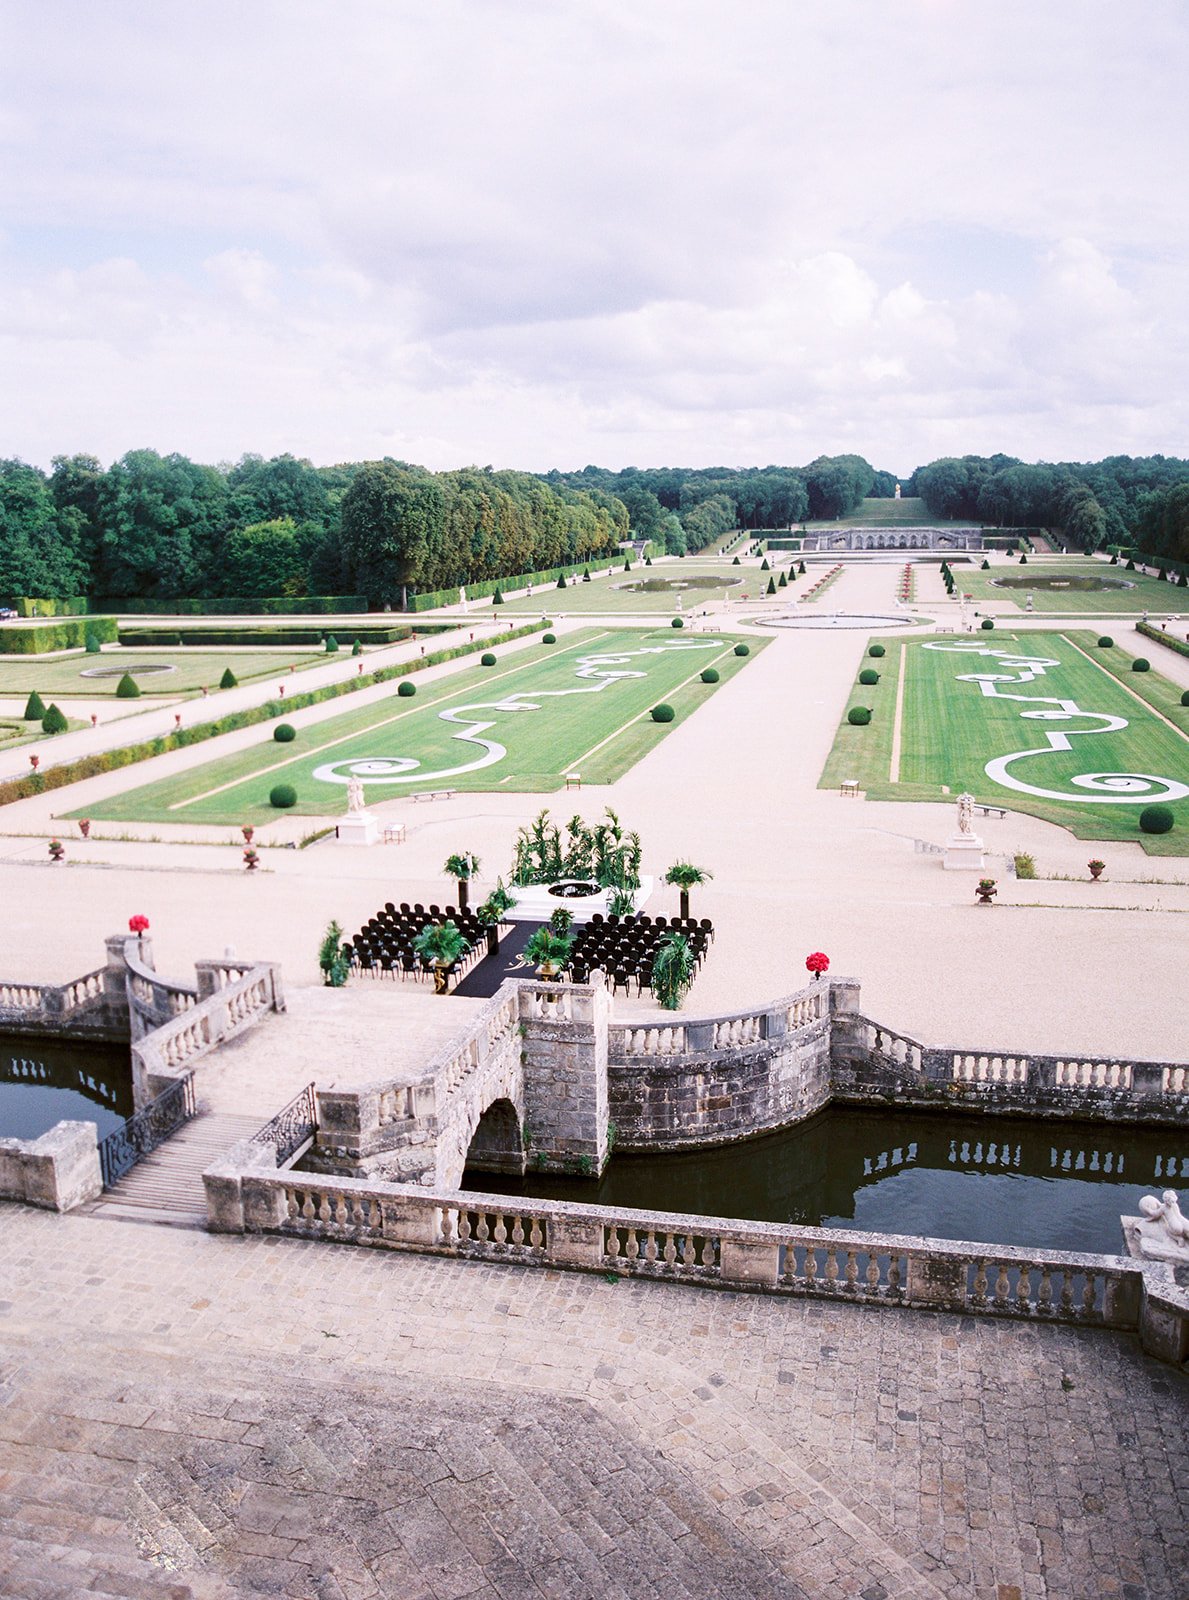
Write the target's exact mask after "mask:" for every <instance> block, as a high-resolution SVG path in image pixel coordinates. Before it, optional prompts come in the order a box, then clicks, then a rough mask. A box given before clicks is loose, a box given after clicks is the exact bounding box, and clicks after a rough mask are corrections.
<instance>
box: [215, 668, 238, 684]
mask: <svg viewBox="0 0 1189 1600" xmlns="http://www.w3.org/2000/svg"><path fill="white" fill-rule="evenodd" d="M238 683H239V679H238V678H237V677H236V675H235V673H234V672H232V670H231V668H230V667H226V668H224V671H223V676H222V677H221V678H220V679H219V688H220V689H234V688H235V686H236V685H237V684H238Z"/></svg>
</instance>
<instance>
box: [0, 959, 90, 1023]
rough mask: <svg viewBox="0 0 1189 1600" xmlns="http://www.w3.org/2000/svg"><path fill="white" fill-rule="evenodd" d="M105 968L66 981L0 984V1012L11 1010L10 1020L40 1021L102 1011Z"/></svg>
mask: <svg viewBox="0 0 1189 1600" xmlns="http://www.w3.org/2000/svg"><path fill="white" fill-rule="evenodd" d="M105 970H106V969H105V968H103V967H100V968H99V970H98V971H97V972H88V973H85V974H84V975H83V976H82V977H81V978H74V979H72V980H71V982H69V983H64V984H52V983H0V1011H6V1012H15V1013H17V1016H15V1017H13V1018H12V1019H11V1020H13V1021H18V1020H22V1018H21V1015H20V1014H21V1013H24V1020H28V1021H30V1022H44V1021H48V1020H50V1019H51V1018H54V1019H59V1018H65V1017H69V1016H71V1015H77V1014H78V1013H80V1012H86V1011H95V1010H102V1009H103V1008H104V1005H105V998H106V991H105V988H104V981H103V980H104V973H105Z"/></svg>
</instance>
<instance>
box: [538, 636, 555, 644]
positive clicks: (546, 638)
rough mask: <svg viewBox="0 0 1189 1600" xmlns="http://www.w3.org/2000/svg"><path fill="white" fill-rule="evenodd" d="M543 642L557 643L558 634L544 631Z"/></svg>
mask: <svg viewBox="0 0 1189 1600" xmlns="http://www.w3.org/2000/svg"><path fill="white" fill-rule="evenodd" d="M541 643H542V644H556V643H557V635H556V634H555V633H543V634H542V635H541Z"/></svg>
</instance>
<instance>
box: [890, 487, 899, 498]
mask: <svg viewBox="0 0 1189 1600" xmlns="http://www.w3.org/2000/svg"><path fill="white" fill-rule="evenodd" d="M892 498H893V499H894V500H899V498H900V485H899V484H897V485H896V493H895V494H894V495H893V497H892Z"/></svg>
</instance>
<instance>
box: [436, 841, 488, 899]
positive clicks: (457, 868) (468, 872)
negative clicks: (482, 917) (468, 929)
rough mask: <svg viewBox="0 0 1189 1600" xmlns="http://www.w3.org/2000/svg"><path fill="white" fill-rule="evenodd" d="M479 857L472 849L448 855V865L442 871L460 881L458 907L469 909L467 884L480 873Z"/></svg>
mask: <svg viewBox="0 0 1189 1600" xmlns="http://www.w3.org/2000/svg"><path fill="white" fill-rule="evenodd" d="M479 866H480V862H479V857H478V856H477V855H475V854H474V853H473V852H472V851H469V850H468V851H466V852H465V853H464V854H463V855H460V856H447V857H446V865H445V866H444V867H443V868H442V871H443V872H444V873H445V874H446V875H447V877H450V878H454V879H455V880H456V881H457V883H458V909H459V910H460V911H465V910H466V909H467V884H468V882H469V880H470V879H471V878H476V877H478V875H479Z"/></svg>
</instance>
